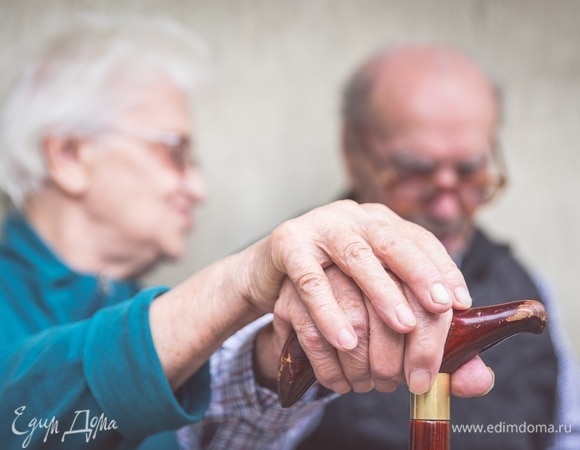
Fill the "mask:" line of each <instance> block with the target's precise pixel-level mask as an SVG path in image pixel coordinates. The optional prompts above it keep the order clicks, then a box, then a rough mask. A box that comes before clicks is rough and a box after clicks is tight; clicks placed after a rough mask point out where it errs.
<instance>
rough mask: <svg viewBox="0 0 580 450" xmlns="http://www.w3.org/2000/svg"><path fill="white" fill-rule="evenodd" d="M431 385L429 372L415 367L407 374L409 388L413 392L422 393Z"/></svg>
mask: <svg viewBox="0 0 580 450" xmlns="http://www.w3.org/2000/svg"><path fill="white" fill-rule="evenodd" d="M430 387H431V372H429V371H428V370H424V369H415V370H413V371H412V372H411V373H410V374H409V390H410V391H411V392H412V393H413V394H417V395H420V394H424V393H425V392H427V391H428V390H429V388H430Z"/></svg>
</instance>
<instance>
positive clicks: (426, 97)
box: [343, 45, 500, 130]
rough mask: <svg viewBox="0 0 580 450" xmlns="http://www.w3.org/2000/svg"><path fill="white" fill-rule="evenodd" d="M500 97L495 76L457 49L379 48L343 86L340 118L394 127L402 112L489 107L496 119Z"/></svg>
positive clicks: (368, 125) (368, 126) (365, 126)
mask: <svg viewBox="0 0 580 450" xmlns="http://www.w3.org/2000/svg"><path fill="white" fill-rule="evenodd" d="M499 103H500V102H499V90H498V89H497V87H496V86H495V84H494V82H493V81H492V80H491V79H490V77H489V76H488V75H487V74H486V73H485V72H484V71H483V70H482V69H481V68H480V67H479V66H478V65H477V64H476V63H475V62H474V61H473V60H471V59H469V58H468V57H466V56H465V55H463V54H462V53H460V52H459V51H457V50H455V49H452V48H449V47H443V46H437V45H407V46H401V47H395V48H388V49H386V50H383V51H381V52H379V53H378V54H376V55H374V56H372V57H371V58H370V59H369V60H368V61H366V62H365V63H364V64H363V65H362V66H361V67H360V68H359V69H358V70H357V71H356V72H355V74H354V75H353V76H352V78H351V79H350V81H349V82H348V84H347V85H346V88H345V91H344V98H343V118H344V121H345V123H348V124H350V125H353V126H356V127H362V128H363V129H377V127H378V129H382V130H388V129H393V128H394V129H396V128H397V127H398V122H399V120H398V119H399V116H400V115H402V114H406V113H411V114H420V113H421V112H423V113H428V112H429V109H436V110H438V111H440V112H444V114H445V115H447V114H450V113H451V112H453V111H455V110H457V109H461V110H462V111H458V112H462V113H466V112H467V113H468V112H469V111H481V109H482V108H487V109H489V110H490V111H492V112H493V114H494V115H495V119H496V120H499V113H500V111H499V108H500V105H499ZM409 108H412V111H406V110H407V109H409Z"/></svg>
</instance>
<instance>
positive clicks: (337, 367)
mask: <svg viewBox="0 0 580 450" xmlns="http://www.w3.org/2000/svg"><path fill="white" fill-rule="evenodd" d="M274 330H275V331H276V333H281V334H282V335H284V339H286V338H287V336H286V333H288V330H290V331H291V330H294V331H295V332H296V336H297V338H298V341H299V342H300V346H301V347H302V349H303V350H304V353H305V354H306V356H307V358H308V360H309V361H310V364H311V366H312V369H313V370H314V373H315V376H316V379H317V380H318V382H319V383H320V384H322V385H323V386H325V387H327V388H328V389H331V390H333V391H335V392H337V393H339V394H344V393H346V392H348V391H349V390H350V384H349V383H348V381H347V380H346V377H345V375H344V373H343V371H342V367H341V364H340V362H339V360H338V356H337V353H336V349H335V348H334V347H333V346H332V345H331V344H330V343H329V342H328V341H327V340H326V339H325V338H324V336H323V335H322V333H321V332H320V330H319V329H318V328H317V326H316V324H315V323H314V322H313V320H312V318H311V316H310V314H309V312H308V310H307V309H306V307H305V305H304V304H303V303H302V301H301V299H300V297H299V295H298V292H297V291H296V288H295V286H294V285H293V284H292V283H291V282H290V281H289V280H287V281H286V282H285V283H283V285H282V288H281V290H280V298H279V299H278V301H277V302H276V305H275V308H274ZM288 335H289V333H288Z"/></svg>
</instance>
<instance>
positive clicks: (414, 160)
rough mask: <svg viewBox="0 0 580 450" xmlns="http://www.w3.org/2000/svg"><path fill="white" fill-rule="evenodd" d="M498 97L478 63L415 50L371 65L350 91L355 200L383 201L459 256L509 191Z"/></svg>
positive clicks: (395, 51)
mask: <svg viewBox="0 0 580 450" xmlns="http://www.w3.org/2000/svg"><path fill="white" fill-rule="evenodd" d="M499 115H500V111H499V98H498V90H497V89H496V87H495V85H494V83H493V82H492V81H491V79H490V78H489V77H488V76H487V74H486V73H485V72H484V71H483V70H482V69H481V68H480V67H479V66H478V65H477V64H476V63H475V62H474V61H472V60H471V59H469V58H467V57H466V56H464V55H463V54H462V53H460V52H458V51H456V50H454V49H451V48H447V47H441V46H435V45H410V46H405V47H397V48H392V49H388V50H386V51H383V52H381V53H379V54H377V55H375V56H373V57H372V58H371V59H370V60H368V61H367V62H366V63H364V64H363V65H362V66H361V67H360V69H359V70H358V71H357V72H356V73H355V74H354V76H353V77H352V79H351V81H350V82H349V83H348V84H347V86H346V90H345V94H344V107H343V116H344V128H343V149H344V156H345V162H346V165H347V171H348V174H349V177H350V182H351V186H350V187H351V190H352V193H353V195H354V198H355V199H356V200H358V201H361V202H379V203H384V204H386V205H387V206H389V207H390V208H391V209H393V210H394V211H395V212H396V213H397V214H399V215H401V216H402V217H404V218H406V219H409V220H411V221H413V222H416V223H419V224H420V225H423V226H424V227H426V228H427V229H429V230H430V231H432V232H433V233H434V234H435V235H436V236H437V237H439V238H440V239H441V241H442V242H443V243H444V244H445V246H446V247H447V249H448V250H449V251H450V252H451V253H453V254H456V253H461V251H462V250H463V249H464V248H465V246H466V245H467V243H468V242H469V239H470V236H471V235H472V233H473V224H474V220H473V219H474V215H475V213H476V211H478V210H479V207H480V206H481V205H483V204H484V203H485V202H487V201H488V200H489V199H490V198H491V195H492V194H491V193H494V192H496V190H497V189H498V187H499V186H501V185H503V180H504V177H503V173H502V171H501V169H499V165H498V163H497V161H498V158H497V151H496V141H497V133H498V124H499Z"/></svg>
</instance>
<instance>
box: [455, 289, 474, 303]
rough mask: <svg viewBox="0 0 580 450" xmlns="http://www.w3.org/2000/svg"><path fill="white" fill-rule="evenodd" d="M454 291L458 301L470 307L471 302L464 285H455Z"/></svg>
mask: <svg viewBox="0 0 580 450" xmlns="http://www.w3.org/2000/svg"><path fill="white" fill-rule="evenodd" d="M454 293H455V298H456V299H457V300H459V303H461V304H462V305H464V306H467V307H470V306H471V304H472V303H473V300H472V298H471V295H469V291H468V290H467V288H466V287H465V286H458V287H456V288H455V291H454Z"/></svg>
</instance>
